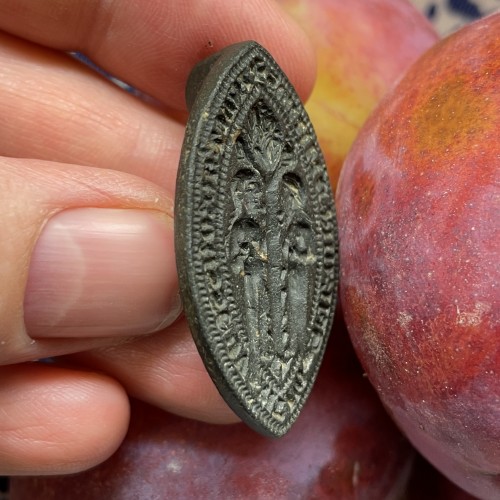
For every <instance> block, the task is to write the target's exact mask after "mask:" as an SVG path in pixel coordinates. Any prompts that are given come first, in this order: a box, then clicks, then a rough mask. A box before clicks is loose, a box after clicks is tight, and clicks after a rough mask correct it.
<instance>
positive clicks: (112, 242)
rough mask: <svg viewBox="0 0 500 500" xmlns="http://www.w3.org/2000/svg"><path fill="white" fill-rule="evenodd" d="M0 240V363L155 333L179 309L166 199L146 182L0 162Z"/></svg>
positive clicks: (40, 163)
mask: <svg viewBox="0 0 500 500" xmlns="http://www.w3.org/2000/svg"><path fill="white" fill-rule="evenodd" d="M0 235H1V238H0V364H10V363H18V362H21V361H26V360H32V359H36V358H41V357H48V356H55V355H59V354H63V353H69V352H78V351H81V350H85V349H89V348H93V347H98V346H102V345H106V344H109V343H110V341H112V342H116V341H117V338H118V339H119V338H123V337H130V336H137V335H141V334H146V333H151V332H153V331H157V330H160V329H162V328H164V327H165V326H167V325H168V324H170V323H172V322H173V321H174V320H175V319H176V317H177V316H178V315H179V313H180V301H179V295H178V285H177V273H176V268H175V258H174V245H173V219H172V202H171V200H169V199H168V198H167V197H166V195H165V192H164V191H163V190H162V189H161V188H160V187H158V186H156V185H154V184H152V183H150V182H148V181H145V180H143V179H140V178H137V177H134V176H131V175H128V174H124V173H120V172H117V171H111V170H104V169H97V168H91V167H83V166H77V165H63V164H58V163H52V162H44V161H38V160H24V159H23V160H21V159H11V158H0ZM110 338H111V340H110Z"/></svg>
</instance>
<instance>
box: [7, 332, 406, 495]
mask: <svg viewBox="0 0 500 500" xmlns="http://www.w3.org/2000/svg"><path fill="white" fill-rule="evenodd" d="M339 334H342V335H341V336H339ZM332 344H333V345H332ZM351 349H352V348H351V346H350V344H349V341H348V338H347V333H345V335H344V334H343V332H342V331H340V330H339V329H336V330H335V331H334V334H333V339H332V342H331V345H330V350H329V353H328V354H327V356H326V358H325V362H324V365H323V367H322V369H321V371H320V374H319V377H318V382H317V384H316V386H315V388H314V390H313V392H312V395H311V397H310V399H309V400H308V402H307V404H306V406H305V408H304V410H303V413H302V415H301V416H300V417H299V419H298V421H297V422H296V424H295V425H294V427H293V428H292V430H291V431H290V432H289V433H288V434H287V435H286V436H285V437H283V438H281V439H280V440H271V439H268V438H263V437H261V436H259V435H257V434H256V433H255V432H253V431H251V430H250V429H249V428H247V427H246V426H245V425H243V424H237V425H233V426H215V425H209V424H204V423H201V422H195V421H193V420H187V419H183V418H181V417H177V416H174V415H169V414H167V413H163V412H161V411H160V410H158V409H155V408H153V407H151V406H148V405H146V404H144V403H139V402H134V403H133V408H132V422H131V427H130V430H129V433H128V435H127V437H126V439H125V442H124V443H123V445H122V447H121V448H120V449H119V450H118V452H117V453H116V454H115V455H114V456H113V457H111V459H110V460H108V461H107V462H105V463H104V464H102V465H100V466H99V467H97V468H95V469H93V470H91V471H88V472H84V473H82V474H79V475H75V476H66V477H41V478H14V479H12V481H11V500H32V499H34V498H41V499H43V500H67V499H68V498H75V499H78V500H96V499H120V500H131V499H150V498H151V499H153V498H158V499H162V500H163V499H175V500H182V499H189V500H191V499H195V498H200V499H201V498H203V499H231V500H233V499H246V498H248V499H272V500H280V499H286V500H293V499H307V498H310V499H313V498H314V499H317V500H321V499H330V498H335V499H337V500H343V499H357V500H363V499H366V500H378V499H389V498H394V499H395V498H399V496H400V494H401V492H402V491H403V489H404V487H405V483H406V480H407V479H408V475H409V472H410V467H411V463H412V459H413V450H412V449H411V447H410V445H409V444H408V442H407V441H406V440H405V439H404V438H403V436H402V435H401V434H400V433H399V431H398V430H397V429H396V428H395V426H394V424H392V422H391V421H390V419H389V417H388V416H387V414H386V413H385V411H384V409H383V407H382V406H381V404H380V402H379V400H378V398H377V396H376V394H375V392H374V391H373V389H372V388H371V387H370V384H369V382H368V381H367V380H366V378H365V377H363V374H362V371H361V370H360V368H359V366H358V365H357V362H356V359H355V357H354V353H353V352H352V350H351Z"/></svg>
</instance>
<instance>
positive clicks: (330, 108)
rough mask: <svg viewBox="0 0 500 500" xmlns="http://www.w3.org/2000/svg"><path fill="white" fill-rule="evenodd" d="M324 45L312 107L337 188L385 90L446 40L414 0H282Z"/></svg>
mask: <svg viewBox="0 0 500 500" xmlns="http://www.w3.org/2000/svg"><path fill="white" fill-rule="evenodd" d="M278 3H279V4H280V5H281V6H282V7H283V8H284V9H285V10H286V11H287V12H288V13H289V14H290V15H291V16H292V17H293V18H294V19H295V20H296V21H297V23H298V24H299V25H300V26H301V27H302V29H303V30H304V31H305V32H306V33H307V34H308V35H309V38H310V39H311V42H312V44H313V46H314V48H315V49H316V57H317V65H318V71H317V80H316V85H315V87H314V90H313V93H312V95H311V97H310V98H309V100H308V101H307V103H306V110H307V112H308V113H309V116H310V118H311V121H312V123H313V125H314V128H315V130H316V134H317V136H318V141H319V144H320V146H321V148H322V150H323V154H324V156H325V160H326V164H327V166H328V173H329V175H330V181H331V183H332V186H333V188H334V189H335V187H336V186H337V180H338V176H339V173H340V169H341V166H342V163H343V161H344V159H345V156H346V154H347V152H348V150H349V148H350V147H351V145H352V142H353V141H354V138H355V137H356V135H357V133H358V131H359V129H360V128H361V126H362V125H363V123H364V122H365V120H366V119H367V118H368V115H369V114H370V112H371V111H372V110H373V108H374V107H375V106H376V105H377V104H378V102H379V101H380V99H381V98H382V96H383V95H384V94H385V93H386V92H387V90H388V89H389V88H391V87H392V86H393V85H394V83H395V82H396V80H397V79H398V78H399V77H400V76H402V74H403V73H404V72H405V71H406V70H407V69H408V68H409V66H410V65H411V63H412V62H414V61H415V60H416V59H417V58H418V56H420V55H421V54H422V53H423V52H424V50H426V49H428V48H429V47H431V46H432V45H433V44H434V43H436V41H437V40H438V35H437V34H436V32H435V31H434V29H433V27H432V26H431V24H430V23H429V21H428V20H427V19H426V18H425V17H424V16H423V15H422V14H421V13H420V12H419V11H418V10H417V9H416V8H415V7H414V6H413V5H412V3H411V2H409V1H408V0H370V1H368V2H367V1H366V0H347V1H346V0H279V2H278Z"/></svg>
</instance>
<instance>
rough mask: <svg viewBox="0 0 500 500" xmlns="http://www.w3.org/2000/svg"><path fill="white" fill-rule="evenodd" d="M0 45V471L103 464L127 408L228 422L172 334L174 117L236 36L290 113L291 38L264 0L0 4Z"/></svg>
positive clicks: (177, 143) (297, 52)
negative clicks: (253, 51) (277, 77)
mask: <svg viewBox="0 0 500 500" xmlns="http://www.w3.org/2000/svg"><path fill="white" fill-rule="evenodd" d="M0 30H3V31H0V116H1V117H2V124H1V125H0V155H1V156H0V228H1V230H0V234H1V237H0V277H1V278H0V365H1V366H0V474H4V475H7V474H8V475H14V474H53V473H58V474H62V473H69V472H75V471H79V470H83V469H86V468H88V467H91V466H93V465H95V464H97V463H99V462H101V461H103V460H105V459H106V458H107V457H108V456H109V455H110V454H111V453H113V451H114V450H115V449H116V448H117V446H118V445H119V444H120V442H121V440H122V439H123V437H124V434H125V432H126V430H127V425H128V418H129V405H128V396H127V393H128V394H129V395H132V396H134V397H137V398H140V399H143V400H145V401H147V402H149V403H152V404H155V405H157V406H159V407H161V408H163V409H165V410H168V411H172V412H176V413H178V414H181V415H185V416H188V417H193V418H198V419H201V420H206V421H210V422H220V423H228V422H233V421H236V417H235V416H234V415H233V414H232V412H231V411H230V410H229V409H228V408H227V406H226V405H225V403H224V402H223V400H222V399H221V398H220V396H219V394H218V393H217V391H216V389H215V387H214V386H213V384H212V382H211V380H210V378H209V377H208V375H207V373H206V371H205V369H204V367H203V364H202V362H201V360H200V358H199V355H198V353H197V351H196V348H195V346H194V343H193V341H192V339H191V336H190V333H189V330H188V327H187V325H186V323H185V321H184V320H182V319H179V320H177V321H175V320H176V318H177V316H178V315H179V313H180V304H179V299H178V285H177V276H176V269H175V259H174V249H173V220H172V205H173V204H172V200H173V195H174V188H175V177H176V171H177V164H178V159H179V154H180V148H181V144H182V139H183V125H182V124H181V123H180V122H179V120H178V119H175V118H174V116H177V117H178V116H182V111H183V110H184V108H185V104H184V86H185V82H186V79H187V76H188V74H189V71H190V69H191V68H192V67H193V66H194V65H195V64H196V62H198V61H199V60H201V59H203V58H205V57H207V56H208V55H210V54H211V53H213V52H216V51H218V50H220V49H221V48H223V47H225V46H227V45H230V44H232V43H235V42H238V41H242V40H248V39H254V40H257V41H258V42H259V43H261V44H262V45H264V46H265V47H266V48H267V49H268V50H269V51H270V52H271V53H272V54H273V55H274V57H275V58H276V59H277V61H278V62H279V63H280V65H281V66H282V67H283V68H284V70H285V72H286V73H287V74H288V75H289V77H290V79H291V81H292V82H293V83H294V84H295V86H296V88H297V90H298V92H299V94H300V95H301V97H302V98H305V97H306V96H307V94H308V93H309V91H310V90H311V87H312V83H313V80H314V55H313V52H312V49H311V47H310V46H309V45H308V42H307V41H306V39H305V36H304V35H303V34H302V33H301V31H300V30H299V29H298V28H297V27H296V26H295V25H294V24H293V22H292V21H289V20H288V18H286V17H285V16H284V14H282V13H281V11H280V10H279V8H278V7H277V6H276V5H274V3H272V2H271V1H270V0H252V1H250V0H248V1H246V2H234V0H211V1H210V0H190V1H185V2H177V1H175V0H151V1H149V2H135V1H133V0H123V1H121V2H104V1H99V0H91V1H84V0H75V1H74V2H71V3H68V2H67V1H66V0H47V1H45V2H37V1H35V0H0ZM70 50H79V51H82V52H83V53H85V54H87V55H88V56H89V57H90V58H91V59H92V60H93V61H94V62H96V63H97V64H98V65H100V66H101V67H102V68H104V69H105V70H107V71H109V72H110V73H112V74H114V75H115V76H117V77H119V78H121V79H123V80H124V81H126V82H128V83H130V84H131V85H133V86H135V87H136V88H138V89H141V90H142V91H143V92H145V93H147V94H149V95H150V96H152V97H153V98H154V99H156V100H157V101H158V102H159V103H161V106H157V107H153V106H151V105H148V104H145V103H144V102H142V101H140V100H139V99H137V98H134V97H132V96H130V95H128V94H126V93H125V92H123V91H121V90H119V89H118V88H117V87H115V86H114V85H112V84H110V83H109V82H107V81H105V80H104V79H103V78H102V77H100V76H98V75H97V74H95V73H94V72H93V71H91V70H89V69H88V68H86V67H84V66H83V65H82V64H80V63H78V62H77V61H75V60H73V59H72V58H71V57H69V56H68V55H66V54H65V53H64V52H63V51H70ZM179 111H180V113H179ZM56 356H62V357H58V358H56V360H55V362H54V363H34V362H32V360H36V359H41V358H47V357H56Z"/></svg>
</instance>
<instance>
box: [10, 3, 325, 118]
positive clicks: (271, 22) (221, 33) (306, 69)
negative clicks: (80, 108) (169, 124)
mask: <svg viewBox="0 0 500 500" xmlns="http://www.w3.org/2000/svg"><path fill="white" fill-rule="evenodd" d="M0 29H3V30H4V31H7V32H9V33H12V34H14V35H17V36H20V37H24V38H26V39H28V40H31V41H33V42H36V43H39V44H43V45H46V46H48V47H52V48H55V49H60V50H66V51H71V50H78V51H81V52H84V53H85V54H86V55H87V56H88V57H90V58H91V59H92V60H93V61H94V62H95V63H96V64H98V65H100V66H101V67H103V68H104V69H106V70H107V71H109V72H110V73H112V74H113V75H115V76H117V77H118V78H121V79H122V80H124V81H126V82H127V83H129V84H131V85H133V86H135V87H136V88H138V89H140V90H142V91H143V92H145V93H146V94H149V95H151V96H152V97H155V98H156V99H158V100H160V101H162V102H164V103H165V104H167V105H168V106H169V107H171V108H173V109H185V100H184V87H185V83H186V80H187V77H188V75H189V72H190V71H191V69H192V67H193V66H194V65H195V64H196V63H197V62H199V61H200V60H202V59H204V58H206V57H207V56H209V55H211V54H213V53H214V52H217V51H218V50H220V49H222V48H224V47H226V46H228V45H230V44H233V43H236V42H240V41H244V40H255V41H257V42H259V43H260V44H261V45H263V46H264V47H265V48H266V49H267V50H268V51H269V52H270V53H271V54H272V55H273V57H274V58H275V59H276V61H277V62H278V64H280V66H281V67H282V68H283V70H284V71H285V73H287V75H288V77H289V79H290V80H291V81H292V83H293V84H294V86H295V87H296V89H297V92H298V93H299V95H300V96H301V98H302V99H305V98H306V97H307V96H308V95H309V93H310V91H311V89H312V86H313V83H314V78H315V64H316V63H315V55H314V49H313V48H312V47H311V45H310V43H309V41H308V39H307V36H306V35H305V34H304V33H303V32H302V30H301V29H300V28H299V27H298V26H297V25H296V24H295V22H294V21H293V20H291V19H290V18H289V17H288V16H287V15H286V14H285V13H284V12H283V11H282V10H281V8H280V7H279V6H278V5H277V4H275V3H274V1H273V0H245V1H244V2H235V1H234V0H187V1H182V2H179V1H178V0H149V1H148V2H137V1H134V0H121V1H119V2H117V1H104V0H75V1H73V2H71V3H69V2H68V1H67V0H45V1H44V2H40V1H39V0H0Z"/></svg>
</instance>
